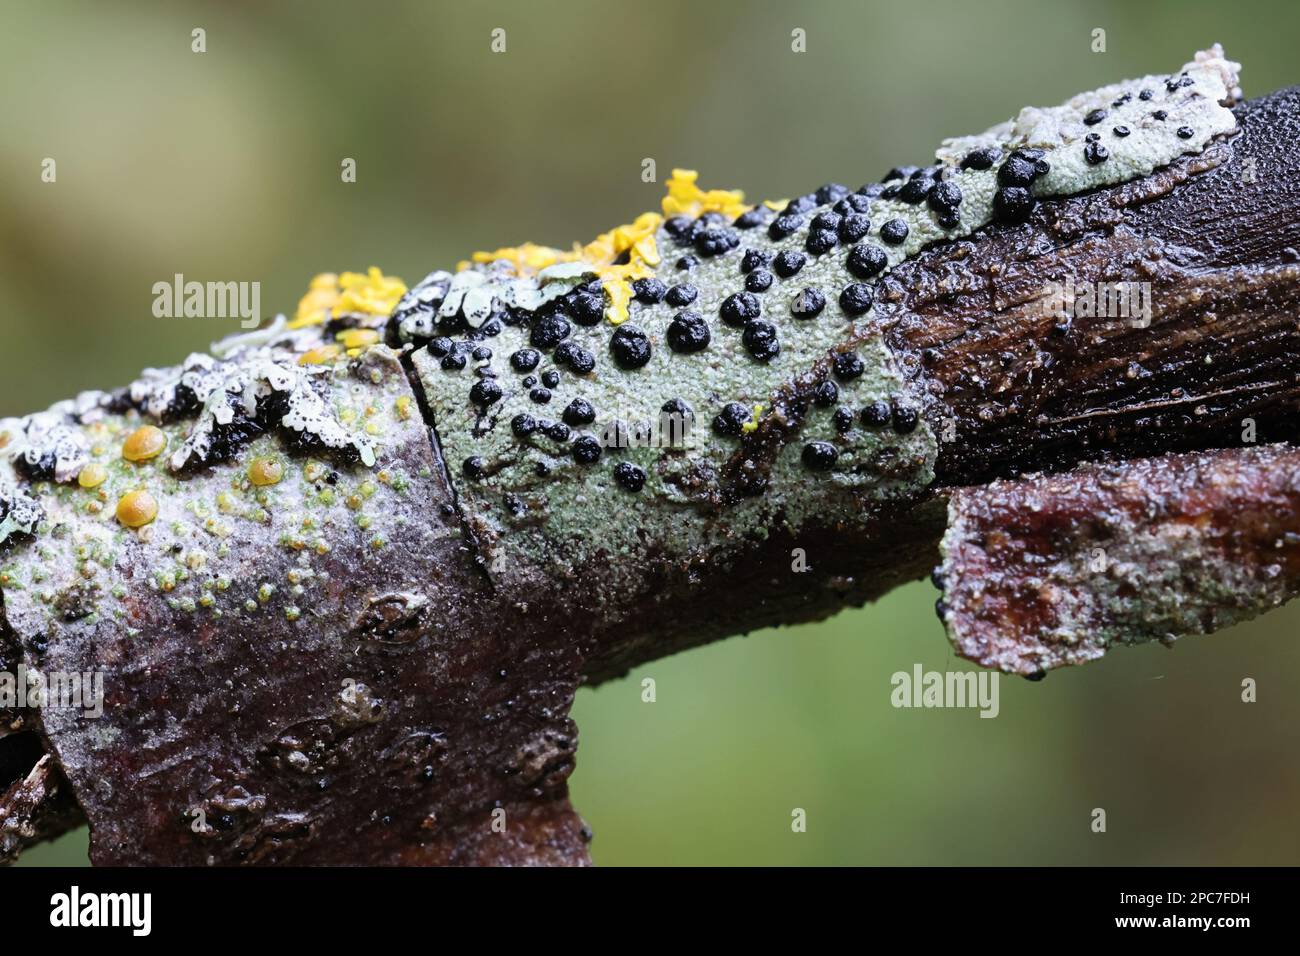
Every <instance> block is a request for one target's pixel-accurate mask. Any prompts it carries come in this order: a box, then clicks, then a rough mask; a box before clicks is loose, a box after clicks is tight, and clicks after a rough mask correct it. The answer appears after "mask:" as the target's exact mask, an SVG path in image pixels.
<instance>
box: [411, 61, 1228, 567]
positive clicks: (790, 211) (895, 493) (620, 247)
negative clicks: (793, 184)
mask: <svg viewBox="0 0 1300 956" xmlns="http://www.w3.org/2000/svg"><path fill="white" fill-rule="evenodd" d="M1236 73H1237V66H1236V64H1233V63H1230V62H1229V61H1227V60H1226V59H1224V57H1223V55H1222V51H1221V50H1220V49H1219V48H1218V47H1215V48H1213V49H1212V50H1210V51H1206V52H1204V53H1200V54H1197V56H1196V58H1195V59H1194V61H1193V62H1191V63H1189V64H1187V65H1186V66H1185V67H1184V68H1183V69H1181V70H1180V71H1178V72H1176V73H1174V74H1172V75H1170V76H1160V77H1145V78H1142V79H1139V80H1133V81H1129V82H1125V83H1121V84H1117V85H1114V86H1108V87H1105V88H1103V89H1101V90H1098V91H1095V92H1093V93H1088V94H1083V95H1080V96H1077V97H1075V98H1073V99H1071V100H1070V101H1069V102H1068V103H1066V104H1063V105H1062V106H1059V107H1055V108H1052V109H1034V108H1030V109H1026V110H1024V111H1022V112H1021V114H1020V115H1019V117H1017V118H1016V119H1015V120H1012V121H1008V122H1007V123H1004V124H1001V125H1000V126H998V127H995V128H993V129H992V130H989V131H988V132H986V133H984V134H981V135H980V136H976V137H969V138H965V139H954V140H947V141H945V142H944V144H943V145H942V146H941V147H940V148H939V150H938V151H937V152H936V157H937V160H938V161H937V163H935V164H934V165H931V166H927V167H923V168H912V167H904V168H900V169H896V170H891V172H890V174H889V175H888V176H886V177H885V180H884V181H883V182H881V183H875V184H871V185H868V186H864V187H862V188H861V189H859V190H857V191H856V192H850V190H848V189H847V188H845V187H843V186H838V185H836V184H828V185H826V186H823V187H822V188H820V189H818V190H816V191H815V192H813V193H809V194H807V195H804V196H800V197H798V198H796V199H794V200H791V201H789V202H788V203H766V204H760V205H758V206H754V207H752V208H749V207H741V208H739V209H738V208H736V206H735V197H737V196H738V195H739V194H734V193H716V192H715V193H709V194H703V193H700V192H699V191H698V190H697V189H696V188H695V187H694V174H688V173H683V172H681V171H676V172H675V173H674V177H673V180H672V181H670V183H669V199H667V200H665V210H664V212H665V216H667V218H666V219H660V218H659V217H657V216H655V214H646V215H645V216H643V217H641V218H639V219H638V220H637V221H636V223H634V224H632V225H631V226H627V227H621V229H620V230H615V231H614V232H613V233H611V234H610V236H612V237H613V242H612V243H604V244H601V245H600V246H599V248H601V249H605V250H606V251H608V249H609V248H610V247H611V246H612V248H613V251H614V252H616V253H620V252H621V257H620V258H617V259H614V260H612V261H613V263H614V264H615V266H614V267H615V268H623V269H635V270H638V271H636V272H635V273H633V275H635V276H636V278H635V280H634V281H631V282H630V286H629V292H630V297H631V301H630V303H629V304H628V308H626V309H623V308H622V307H621V305H620V303H619V301H618V295H617V289H618V284H617V282H618V280H617V279H615V281H611V279H610V277H609V276H608V275H607V270H608V269H609V268H610V267H611V262H610V261H606V260H600V259H598V258H596V257H595V256H593V255H591V254H590V252H585V253H581V254H575V255H568V254H563V255H561V254H557V255H553V256H549V257H548V256H545V255H540V254H539V253H545V252H546V250H539V249H538V247H520V248H519V249H504V250H499V251H498V253H496V254H480V255H479V256H476V258H475V261H474V262H473V263H465V264H463V269H462V271H461V272H459V273H457V274H454V275H453V274H452V273H449V272H435V273H432V274H430V276H428V277H427V278H426V279H425V280H424V281H423V282H422V283H420V284H419V285H418V286H417V287H416V288H415V289H413V290H412V292H411V293H409V294H408V295H407V296H406V297H405V298H404V299H403V300H402V302H401V303H399V305H398V307H397V309H396V310H395V312H394V322H395V323H397V324H398V326H399V330H400V336H401V338H402V340H403V341H410V342H414V343H416V344H418V345H420V346H421V347H420V348H419V349H418V350H417V351H416V352H415V354H414V365H415V368H416V370H417V372H418V374H419V379H420V383H421V385H422V387H423V390H424V394H425V400H426V402H427V405H428V408H429V410H430V412H431V414H432V417H433V421H434V423H435V426H436V429H437V434H438V437H439V441H440V444H441V449H442V452H443V455H444V457H445V459H446V460H447V462H448V464H449V467H450V469H451V471H452V474H453V478H454V480H455V481H456V484H457V489H458V493H459V502H460V505H461V507H462V509H463V510H464V512H465V514H466V515H467V517H468V518H469V519H470V521H471V524H472V526H473V528H474V531H475V533H476V535H477V537H478V540H479V543H480V545H481V546H482V547H483V548H484V549H485V552H486V554H487V556H488V557H489V559H490V560H491V564H492V567H493V568H494V569H497V570H498V571H500V570H503V569H506V568H513V567H515V566H517V565H519V564H522V565H524V566H528V567H532V568H536V569H538V570H539V571H540V572H541V576H542V577H546V576H550V577H552V578H554V576H555V575H556V573H557V572H558V573H560V574H561V575H564V574H569V573H573V572H574V571H575V570H577V569H582V568H584V567H590V566H591V564H592V562H596V563H598V564H600V565H601V567H602V571H601V574H600V577H601V578H602V580H606V579H607V577H608V576H609V575H612V574H615V573H619V574H623V575H625V576H630V577H635V575H637V573H638V572H637V570H636V568H637V567H638V563H637V561H636V560H633V561H631V562H625V563H624V564H622V565H620V567H625V568H627V569H628V570H620V571H618V572H616V571H615V570H613V569H612V568H611V567H610V565H609V564H607V562H612V561H613V560H615V559H618V560H620V561H622V560H623V559H626V558H632V559H637V558H651V557H660V558H666V559H667V560H669V561H672V562H677V563H679V564H681V565H683V566H684V565H688V564H689V563H690V562H691V561H692V560H702V559H705V558H704V556H706V555H707V556H709V558H708V559H716V558H717V557H718V555H719V554H720V553H725V551H726V549H727V547H728V546H731V545H735V544H737V543H739V542H741V541H744V540H747V539H750V538H759V537H762V536H764V535H765V534H766V533H767V532H768V531H769V530H770V529H772V528H773V527H775V526H777V525H786V526H788V527H790V528H794V529H797V528H798V527H800V526H801V525H802V524H803V523H804V522H807V521H817V522H821V523H824V524H828V525H831V526H835V525H837V524H842V523H855V522H862V521H865V520H867V519H868V518H869V516H870V514H871V512H872V509H873V505H876V504H880V503H885V502H888V501H890V500H891V499H899V498H907V497H909V496H913V495H915V494H916V493H918V492H920V491H921V490H922V489H924V488H925V487H926V486H927V485H928V484H929V483H930V482H931V481H932V479H933V468H934V463H935V459H936V457H937V453H938V447H937V442H936V438H935V436H934V434H933V432H932V431H931V429H930V426H929V424H928V423H927V422H926V421H925V420H924V419H923V418H920V417H919V415H918V412H919V409H920V400H919V397H918V396H916V395H914V394H913V393H912V391H911V389H910V387H909V385H908V383H907V382H906V381H904V379H903V376H902V375H901V374H900V371H899V369H898V368H897V367H896V366H895V364H894V362H893V360H892V358H891V356H890V354H889V351H888V349H887V348H886V346H885V344H884V342H883V339H882V335H881V329H880V327H879V325H878V323H877V322H876V320H875V312H874V308H873V302H874V297H875V290H876V287H877V284H878V283H879V281H880V280H881V278H882V277H883V276H884V275H885V274H887V273H888V272H889V270H891V269H892V268H894V267H895V266H897V265H898V264H899V263H900V262H902V261H904V260H905V259H907V258H909V257H911V256H914V255H915V254H916V253H918V252H919V251H920V250H921V249H923V248H925V247H926V246H928V245H931V244H933V243H936V242H941V241H945V240H952V239H956V238H960V237H963V236H966V235H969V234H970V233H972V232H974V231H976V230H978V229H980V228H982V227H984V226H986V225H988V224H990V223H992V222H995V221H1005V222H1015V221H1018V220H1020V219H1023V218H1024V217H1025V216H1027V215H1028V213H1029V212H1030V210H1031V209H1032V208H1033V205H1034V203H1035V201H1036V199H1037V198H1040V197H1048V196H1065V195H1071V194H1077V193H1080V192H1083V191H1086V190H1089V189H1093V188H1096V187H1099V186H1105V185H1112V184H1117V183H1121V182H1124V181H1128V180H1131V179H1135V178H1137V177H1140V176H1143V175H1145V174H1148V173H1150V172H1151V171H1152V170H1154V169H1156V168H1158V167H1160V166H1163V165H1166V164H1168V163H1170V162H1173V161H1174V160H1176V159H1177V158H1178V157H1179V156H1181V155H1183V154H1188V153H1196V152H1199V151H1201V150H1203V149H1204V148H1205V147H1206V146H1207V145H1208V144H1209V143H1210V142H1211V141H1212V140H1214V139H1215V138H1216V137H1222V136H1225V135H1228V134H1231V133H1232V132H1234V131H1235V129H1236V121H1235V118H1234V116H1233V114H1232V112H1231V110H1230V109H1229V108H1228V106H1229V105H1231V104H1232V103H1233V102H1234V101H1235V99H1236V97H1237V95H1238V91H1237V80H1236ZM709 197H712V198H709ZM692 202H694V205H693V207H691V205H690V204H691V203H692ZM683 206H686V207H687V208H688V212H687V213H686V214H683V212H682V210H683ZM673 213H677V214H675V215H674V214H673ZM647 217H653V218H647ZM651 230H652V231H651ZM620 236H624V237H625V240H624V241H623V242H622V243H621V244H620V243H619V242H618V240H619V238H620ZM605 238H607V237H602V239H605ZM618 263H623V265H617V264H618ZM665 415H668V416H674V415H678V416H680V415H685V416H687V418H688V421H689V424H690V425H691V426H692V427H691V428H690V430H689V434H688V436H687V437H686V439H685V441H682V442H673V441H672V440H671V438H672V437H673V430H672V427H671V425H669V426H668V427H659V428H656V425H657V424H658V423H660V422H661V421H663V416H665ZM626 436H631V437H630V441H629V440H627V439H626ZM639 436H648V437H649V441H643V440H640V437H639ZM666 438H667V439H668V440H665V439H666ZM629 446H630V447H629ZM719 549H721V551H720V550H719ZM632 583H635V582H632Z"/></svg>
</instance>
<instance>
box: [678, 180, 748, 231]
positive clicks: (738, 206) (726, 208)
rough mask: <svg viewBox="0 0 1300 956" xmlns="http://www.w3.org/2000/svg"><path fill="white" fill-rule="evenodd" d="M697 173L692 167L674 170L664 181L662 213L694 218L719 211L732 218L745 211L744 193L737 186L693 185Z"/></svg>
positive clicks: (746, 207)
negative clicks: (701, 186)
mask: <svg viewBox="0 0 1300 956" xmlns="http://www.w3.org/2000/svg"><path fill="white" fill-rule="evenodd" d="M699 175H700V174H699V173H697V172H696V171H695V170H693V169H674V170H673V174H672V176H671V178H669V180H668V195H667V196H665V197H664V199H663V210H664V215H665V216H690V217H692V218H695V217H697V216H702V215H703V214H704V213H706V212H720V213H722V214H723V215H724V216H729V217H731V218H733V219H734V218H735V217H736V216H739V215H740V214H741V213H743V212H746V211H747V210H748V209H749V206H747V205H745V194H744V193H743V192H741V191H740V190H739V189H710V190H708V191H707V192H706V191H705V190H703V189H701V188H700V187H699V186H697V185H695V180H697V179H698V178H699Z"/></svg>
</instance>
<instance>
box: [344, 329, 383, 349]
mask: <svg viewBox="0 0 1300 956" xmlns="http://www.w3.org/2000/svg"><path fill="white" fill-rule="evenodd" d="M334 338H335V339H337V340H338V342H339V344H340V345H342V346H343V347H344V348H345V349H362V348H365V347H366V346H367V345H374V344H375V343H376V342H378V341H379V333H378V332H377V331H375V330H374V329H344V330H343V331H342V332H340V333H339V334H338V335H336V336H334Z"/></svg>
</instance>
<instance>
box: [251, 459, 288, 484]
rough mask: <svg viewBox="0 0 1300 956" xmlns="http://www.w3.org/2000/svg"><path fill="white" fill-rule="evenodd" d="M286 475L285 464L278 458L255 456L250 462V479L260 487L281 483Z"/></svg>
mask: <svg viewBox="0 0 1300 956" xmlns="http://www.w3.org/2000/svg"><path fill="white" fill-rule="evenodd" d="M283 477H284V465H282V464H280V461H279V459H277V458H269V457H264V458H254V459H253V460H252V461H250V462H249V463H248V480H249V481H251V482H252V483H253V484H255V485H257V486H258V487H259V488H265V487H266V486H268V485H276V484H279V483H280V479H282V478H283Z"/></svg>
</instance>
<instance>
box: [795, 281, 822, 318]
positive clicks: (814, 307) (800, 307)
mask: <svg viewBox="0 0 1300 956" xmlns="http://www.w3.org/2000/svg"><path fill="white" fill-rule="evenodd" d="M824 308H826V296H824V295H822V293H821V290H820V289H814V288H811V287H810V288H807V289H804V290H803V291H802V292H800V293H799V294H798V295H796V296H795V297H794V299H793V300H792V301H791V302H790V313H791V314H792V315H793V316H794V317H795V318H796V319H815V318H817V316H819V315H821V312H822V309H824Z"/></svg>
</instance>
